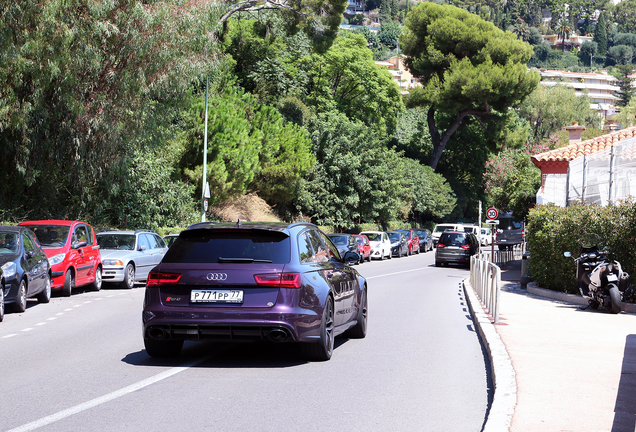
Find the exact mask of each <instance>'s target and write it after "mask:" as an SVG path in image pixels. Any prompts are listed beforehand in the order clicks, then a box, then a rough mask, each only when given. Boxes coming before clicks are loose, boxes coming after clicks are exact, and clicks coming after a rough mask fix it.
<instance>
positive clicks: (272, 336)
mask: <svg viewBox="0 0 636 432" xmlns="http://www.w3.org/2000/svg"><path fill="white" fill-rule="evenodd" d="M267 337H268V338H269V340H270V341H272V342H285V341H286V340H287V339H288V338H289V334H288V333H287V331H286V330H284V329H281V328H275V329H272V330H270V332H269V333H268V334H267Z"/></svg>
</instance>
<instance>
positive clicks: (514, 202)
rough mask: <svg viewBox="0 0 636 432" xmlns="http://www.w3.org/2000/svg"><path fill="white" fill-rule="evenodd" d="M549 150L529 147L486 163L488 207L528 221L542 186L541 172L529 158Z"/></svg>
mask: <svg viewBox="0 0 636 432" xmlns="http://www.w3.org/2000/svg"><path fill="white" fill-rule="evenodd" d="M546 150H548V148H547V147H546V146H542V145H536V144H535V145H532V144H530V143H528V144H527V145H526V148H525V149H504V150H503V151H501V152H500V153H498V154H497V155H495V156H492V157H491V158H490V159H488V162H486V171H485V172H484V183H485V186H486V188H485V192H486V196H487V197H488V201H487V202H488V205H489V206H494V207H496V208H497V209H499V210H500V211H512V212H514V214H515V215H517V216H518V217H520V218H525V217H526V215H527V214H528V210H529V208H531V207H532V206H533V205H534V203H535V196H536V193H537V190H538V189H539V187H540V186H541V171H540V170H539V169H538V168H537V167H535V166H534V164H533V163H532V161H531V160H530V157H531V156H532V155H534V154H537V153H541V152H543V151H546Z"/></svg>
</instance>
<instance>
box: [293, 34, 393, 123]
mask: <svg viewBox="0 0 636 432" xmlns="http://www.w3.org/2000/svg"><path fill="white" fill-rule="evenodd" d="M304 63H305V65H306V68H307V75H308V78H309V80H308V86H307V89H306V96H305V97H304V100H305V102H306V104H307V105H308V106H310V107H313V108H314V109H315V110H316V112H319V113H320V112H329V111H332V110H338V111H341V112H343V113H345V114H346V115H347V116H348V117H349V118H351V119H359V120H362V121H363V122H364V123H365V124H367V125H369V126H374V127H375V129H376V131H378V132H379V133H381V134H384V133H386V131H389V133H392V132H393V130H394V129H395V125H396V123H397V117H398V114H399V113H400V111H401V110H402V109H403V103H402V97H401V95H400V90H399V88H398V86H397V84H396V83H395V82H394V81H393V79H392V78H391V75H390V74H389V72H388V71H387V70H384V69H383V68H381V67H379V66H376V64H375V63H374V61H373V54H372V52H371V50H369V49H368V48H367V40H366V39H365V38H364V36H362V35H360V34H355V33H352V32H343V33H342V34H341V35H339V36H338V37H337V38H336V39H335V41H334V43H333V45H332V46H331V47H330V48H329V50H328V51H327V52H325V53H324V54H314V55H312V56H309V57H307V58H305V59H304Z"/></svg>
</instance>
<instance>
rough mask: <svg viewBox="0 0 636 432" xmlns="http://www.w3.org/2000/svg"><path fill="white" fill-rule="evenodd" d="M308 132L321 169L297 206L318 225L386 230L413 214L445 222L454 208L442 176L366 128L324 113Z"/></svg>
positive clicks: (304, 185)
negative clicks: (371, 225)
mask: <svg viewBox="0 0 636 432" xmlns="http://www.w3.org/2000/svg"><path fill="white" fill-rule="evenodd" d="M310 131H311V132H310V133H311V137H312V142H313V145H314V152H315V155H316V161H317V163H316V165H315V166H314V168H313V170H312V171H311V172H310V173H309V175H308V176H307V177H306V178H305V180H304V181H303V182H302V183H301V188H300V191H299V196H298V199H297V201H296V205H297V209H298V211H300V212H301V213H302V214H305V215H307V216H310V217H311V219H312V221H315V222H316V223H318V224H319V225H331V226H335V227H336V230H340V229H346V228H352V227H353V226H354V225H356V224H359V223H364V222H376V223H379V224H381V225H386V224H387V223H388V222H389V221H391V220H394V219H402V220H404V219H406V218H407V216H408V215H409V214H410V213H411V212H421V213H425V214H426V215H428V216H429V217H430V216H436V217H442V216H444V215H445V214H448V212H450V210H451V209H452V208H453V207H454V204H455V203H454V197H453V194H452V191H451V189H450V187H449V186H448V184H447V183H446V182H445V180H444V179H443V178H442V177H441V176H439V175H438V174H435V173H433V172H432V170H430V168H426V167H424V166H422V165H420V164H419V163H417V162H416V161H413V160H408V159H405V158H402V157H400V155H399V154H398V153H396V152H395V151H394V150H390V149H388V148H386V147H385V146H384V145H382V143H381V142H379V141H378V140H377V138H376V135H375V133H374V131H373V129H372V128H369V127H367V126H365V125H364V124H363V123H361V122H359V121H351V120H349V119H347V117H346V116H344V115H343V114H342V113H336V112H332V113H325V114H321V115H319V116H318V117H316V118H314V119H313V120H312V122H311V125H310Z"/></svg>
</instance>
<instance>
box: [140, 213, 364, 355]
mask: <svg viewBox="0 0 636 432" xmlns="http://www.w3.org/2000/svg"><path fill="white" fill-rule="evenodd" d="M347 255H349V254H347ZM353 255H357V254H355V253H354V254H353ZM358 261H359V256H343V257H341V256H340V254H339V253H338V249H337V248H336V247H335V246H334V245H333V243H331V241H330V240H329V238H327V236H326V235H325V234H323V232H322V231H320V230H319V229H318V228H317V227H316V226H315V225H312V224H308V223H295V224H291V225H288V224H282V223H259V222H246V223H243V224H241V223H240V222H239V223H206V222H203V223H199V224H195V225H192V226H190V227H189V228H188V229H187V230H185V231H183V232H181V234H180V235H179V237H178V238H177V240H176V241H175V242H174V244H173V245H172V246H171V247H170V249H169V250H168V252H166V254H165V256H164V257H163V260H162V261H161V263H159V265H158V266H157V267H155V268H154V269H153V270H152V271H151V272H150V274H149V276H148V283H147V286H146V296H145V299H144V308H143V313H142V320H143V337H144V344H145V346H146V351H147V352H148V354H149V355H151V356H153V357H173V356H178V355H179V353H180V352H181V348H182V346H183V341H184V340H203V339H208V340H221V341H240V340H250V339H252V340H269V341H272V342H298V343H301V347H302V349H303V353H304V354H305V356H306V357H307V358H308V359H309V360H315V361H321V360H329V359H330V358H331V354H332V352H333V346H334V336H337V335H339V334H341V333H345V334H346V336H348V337H352V338H363V337H365V335H366V332H367V283H366V281H365V279H364V278H363V277H362V276H361V275H360V274H358V272H357V271H356V270H354V269H353V268H352V267H349V265H347V264H346V263H347V262H358Z"/></svg>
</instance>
